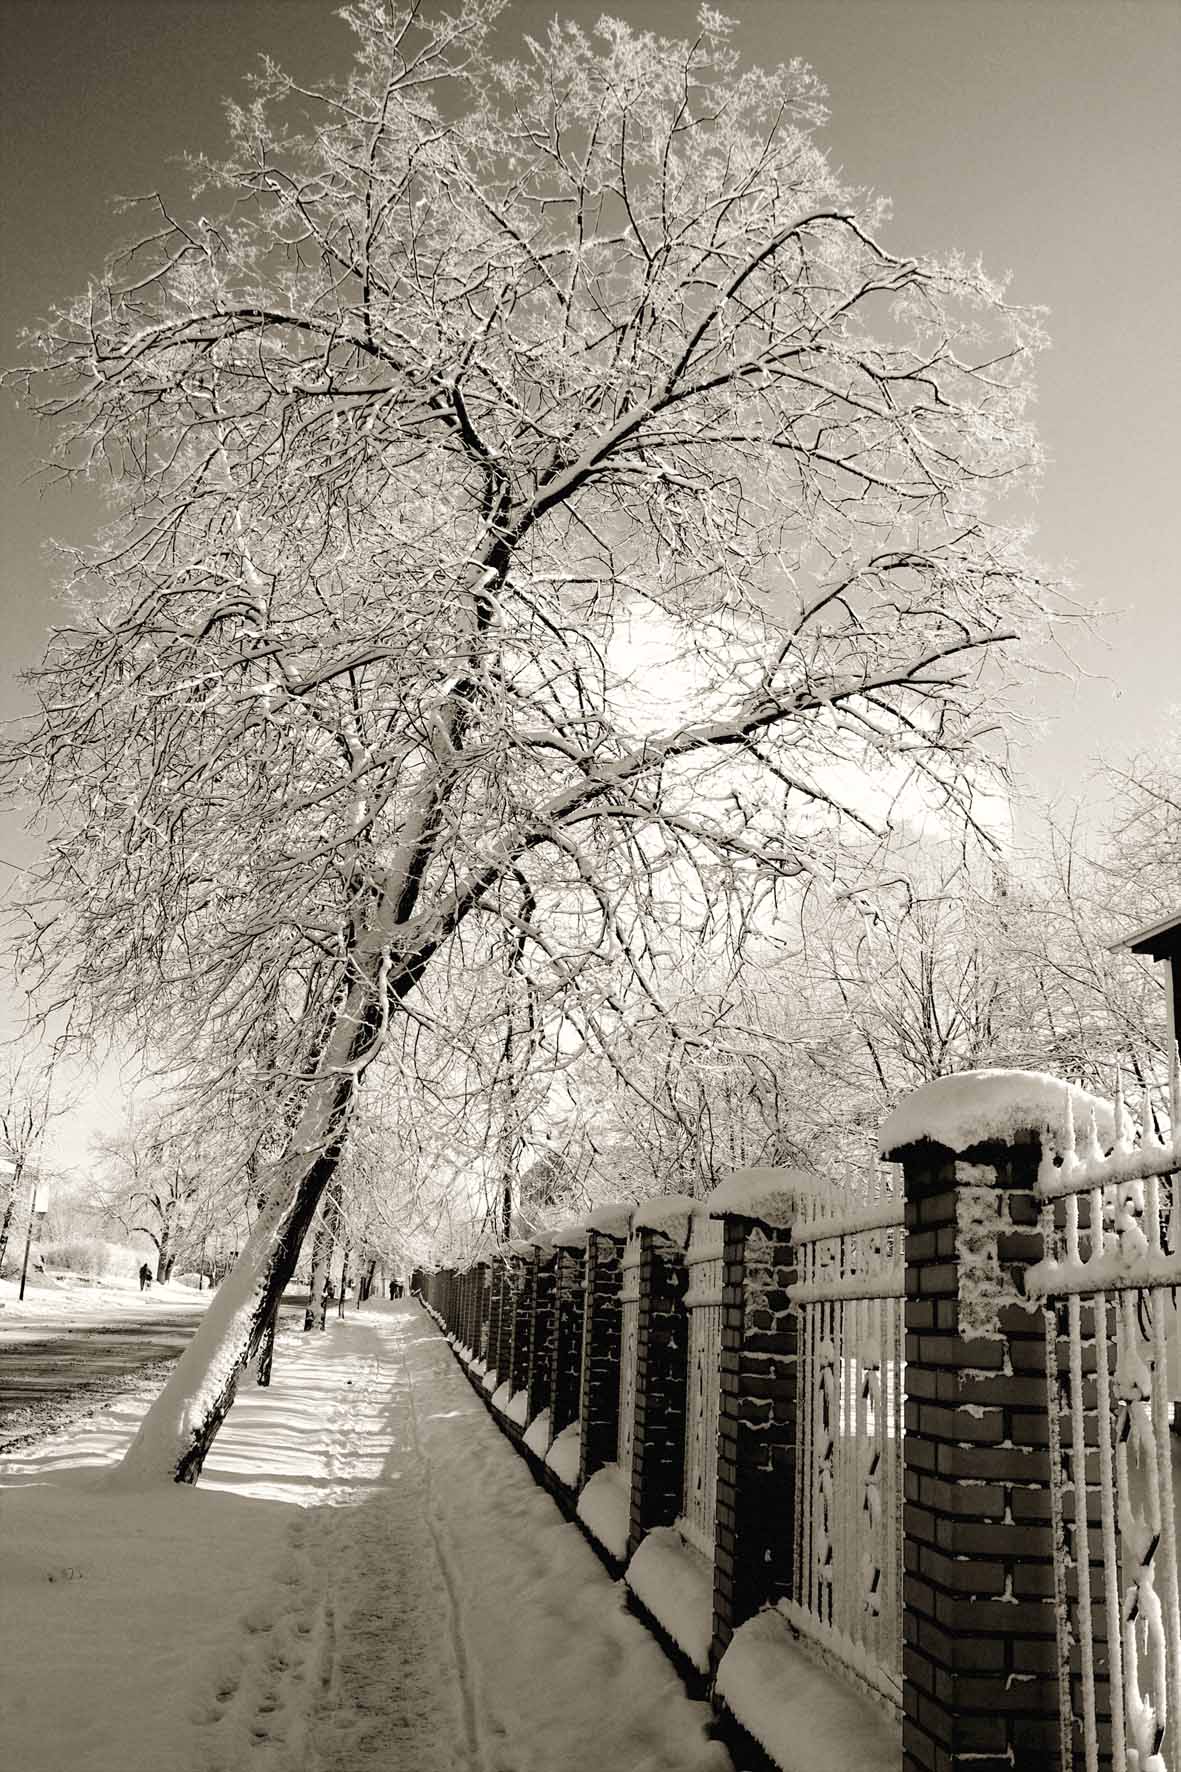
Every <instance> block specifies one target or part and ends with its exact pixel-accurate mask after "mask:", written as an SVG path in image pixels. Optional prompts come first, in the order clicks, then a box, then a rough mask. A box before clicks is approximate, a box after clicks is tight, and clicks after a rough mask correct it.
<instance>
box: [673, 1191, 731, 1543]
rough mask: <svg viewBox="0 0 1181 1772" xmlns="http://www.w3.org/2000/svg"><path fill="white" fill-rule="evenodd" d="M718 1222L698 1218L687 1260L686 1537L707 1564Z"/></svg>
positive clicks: (682, 1524)
mask: <svg viewBox="0 0 1181 1772" xmlns="http://www.w3.org/2000/svg"><path fill="white" fill-rule="evenodd" d="M723 1237H724V1226H723V1224H722V1221H721V1220H720V1219H716V1218H707V1217H706V1216H705V1215H704V1214H697V1215H695V1216H694V1219H693V1229H692V1233H691V1235H690V1239H689V1248H688V1251H687V1254H686V1265H687V1267H688V1270H689V1285H688V1289H687V1291H686V1293H685V1309H686V1311H687V1312H688V1317H689V1362H688V1365H689V1371H688V1385H687V1392H686V1411H685V1471H684V1486H683V1489H682V1496H681V1517H680V1519H679V1520H678V1522H677V1524H678V1527H679V1529H680V1532H681V1535H682V1537H684V1538H685V1539H686V1540H687V1541H688V1543H690V1544H691V1545H692V1546H693V1548H694V1549H695V1550H697V1551H699V1552H700V1553H701V1555H702V1556H703V1557H705V1558H706V1559H707V1560H708V1561H709V1562H711V1563H712V1562H713V1558H714V1537H715V1532H714V1515H715V1511H716V1506H717V1493H718V1409H719V1403H720V1400H721V1355H722V1244H723Z"/></svg>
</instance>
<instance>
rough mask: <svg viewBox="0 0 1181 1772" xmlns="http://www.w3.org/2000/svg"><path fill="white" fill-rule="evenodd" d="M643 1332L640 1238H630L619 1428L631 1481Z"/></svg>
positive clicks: (622, 1302) (623, 1289)
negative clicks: (637, 1378) (638, 1358)
mask: <svg viewBox="0 0 1181 1772" xmlns="http://www.w3.org/2000/svg"><path fill="white" fill-rule="evenodd" d="M639 1331H640V1238H639V1236H638V1235H632V1236H630V1237H629V1238H628V1240H627V1243H626V1245H625V1247H624V1251H623V1260H622V1262H621V1263H620V1288H619V1426H618V1437H617V1440H616V1454H615V1458H616V1463H617V1464H618V1466H619V1468H620V1470H621V1471H622V1473H623V1476H624V1480H625V1481H627V1480H630V1477H631V1468H632V1445H633V1443H634V1437H635V1423H636V1359H637V1354H638V1350H639Z"/></svg>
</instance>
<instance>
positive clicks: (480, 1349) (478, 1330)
mask: <svg viewBox="0 0 1181 1772" xmlns="http://www.w3.org/2000/svg"><path fill="white" fill-rule="evenodd" d="M474 1273H475V1303H474V1308H473V1312H472V1335H473V1337H474V1340H473V1341H472V1357H473V1359H476V1360H486V1359H487V1357H488V1355H487V1348H488V1263H487V1262H486V1261H478V1262H477V1263H476V1266H475V1269H474Z"/></svg>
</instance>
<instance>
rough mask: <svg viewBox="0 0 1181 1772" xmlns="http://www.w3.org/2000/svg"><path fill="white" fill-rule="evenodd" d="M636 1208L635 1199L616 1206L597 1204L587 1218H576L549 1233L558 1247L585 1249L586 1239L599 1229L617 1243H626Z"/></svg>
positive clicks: (602, 1234)
mask: <svg viewBox="0 0 1181 1772" xmlns="http://www.w3.org/2000/svg"><path fill="white" fill-rule="evenodd" d="M635 1209H636V1208H635V1203H634V1201H627V1202H625V1203H624V1204H621V1205H615V1206H597V1207H596V1208H595V1210H594V1211H593V1212H588V1213H587V1214H586V1217H585V1218H576V1219H574V1220H573V1221H572V1222H571V1223H570V1224H564V1225H561V1226H559V1228H558V1229H557V1230H556V1231H550V1233H549V1235H550V1237H551V1239H552V1241H553V1243H554V1246H555V1248H558V1249H585V1248H586V1239H587V1236H588V1234H589V1233H590V1232H591V1231H598V1233H599V1235H600V1236H602V1237H614V1238H615V1241H616V1242H617V1243H625V1242H626V1241H627V1237H628V1232H629V1230H630V1228H631V1217H632V1213H633V1212H634V1211H635Z"/></svg>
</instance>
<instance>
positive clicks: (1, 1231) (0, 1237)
mask: <svg viewBox="0 0 1181 1772" xmlns="http://www.w3.org/2000/svg"><path fill="white" fill-rule="evenodd" d="M15 1211H16V1189H15V1188H14V1189H13V1190H12V1192H11V1194H10V1195H9V1196H8V1204H7V1206H5V1208H4V1217H3V1219H2V1220H0V1269H3V1267H4V1256H5V1253H6V1251H7V1249H8V1233H9V1230H10V1229H11V1227H12V1219H13V1214H14V1213H15Z"/></svg>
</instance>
